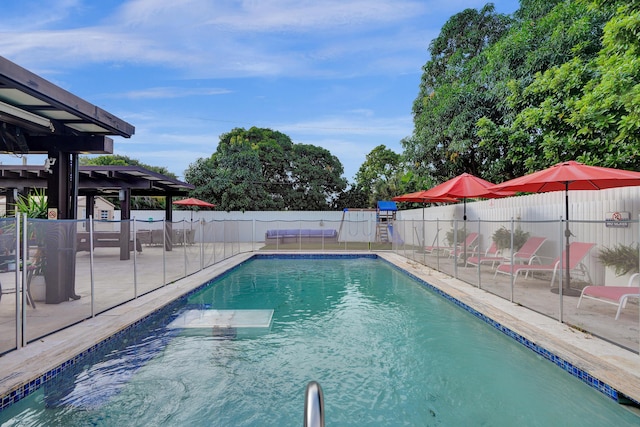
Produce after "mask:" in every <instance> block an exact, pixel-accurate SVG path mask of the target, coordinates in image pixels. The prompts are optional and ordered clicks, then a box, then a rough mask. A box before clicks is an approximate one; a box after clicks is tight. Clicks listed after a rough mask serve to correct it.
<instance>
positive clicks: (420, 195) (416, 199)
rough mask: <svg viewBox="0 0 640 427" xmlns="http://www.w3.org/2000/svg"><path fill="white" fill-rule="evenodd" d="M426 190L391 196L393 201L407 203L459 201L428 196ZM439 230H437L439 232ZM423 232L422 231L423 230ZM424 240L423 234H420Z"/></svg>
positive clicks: (453, 198) (452, 198)
mask: <svg viewBox="0 0 640 427" xmlns="http://www.w3.org/2000/svg"><path fill="white" fill-rule="evenodd" d="M426 193H427V190H422V191H416V192H414V193H408V194H403V195H402V196H396V197H392V198H391V200H393V201H394V202H408V203H440V202H442V203H455V202H457V201H459V200H458V199H456V198H455V197H429V196H428V195H427V194H426ZM422 222H424V208H423V209H422ZM439 231H440V230H438V232H439ZM423 234H424V231H423ZM422 240H424V235H423V236H422Z"/></svg>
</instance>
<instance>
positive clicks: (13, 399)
mask: <svg viewBox="0 0 640 427" xmlns="http://www.w3.org/2000/svg"><path fill="white" fill-rule="evenodd" d="M260 258H262V259H264V258H306V259H322V258H354V259H355V258H377V259H380V260H382V261H385V262H387V263H388V264H389V265H391V266H392V267H393V268H396V269H398V270H399V271H401V272H403V273H404V274H407V275H408V276H410V277H411V278H413V279H414V280H416V281H417V282H418V283H420V284H421V285H423V286H425V287H427V288H428V289H430V290H432V291H433V292H435V293H437V294H438V295H440V296H442V297H443V298H445V299H447V300H449V301H450V302H452V303H453V304H455V305H457V306H458V307H460V308H462V309H464V310H465V311H467V312H469V313H471V314H472V315H473V316H475V317H476V318H478V319H480V320H482V321H483V322H485V323H487V324H489V325H491V326H493V327H494V328H496V329H497V330H499V331H500V332H502V333H504V334H505V335H507V336H508V337H510V338H512V339H514V340H515V341H516V342H518V343H520V344H522V345H524V346H525V347H527V348H529V349H530V350H533V351H534V352H536V353H537V354H539V355H540V356H542V357H544V358H545V359H547V360H549V361H551V362H553V363H554V364H556V365H557V366H558V367H560V368H561V369H563V370H564V371H565V372H567V373H569V374H570V375H572V376H574V377H576V378H578V379H579V380H581V381H582V382H583V383H585V384H587V385H588V386H590V387H592V388H594V389H596V390H598V391H599V392H601V393H603V394H605V395H606V396H608V397H609V398H611V399H613V400H614V401H616V402H620V400H621V398H623V399H628V400H630V401H631V402H633V403H634V404H635V405H637V406H640V402H638V401H636V400H635V399H633V398H630V397H629V396H626V395H624V394H623V393H621V392H619V391H618V390H616V389H615V388H614V387H611V386H610V385H608V384H606V383H605V382H603V381H600V380H599V379H598V378H596V377H594V376H592V375H591V374H589V373H588V372H586V371H584V370H582V369H580V368H578V367H576V366H574V365H573V364H571V363H570V362H568V361H567V360H564V359H563V358H561V357H559V356H558V355H556V354H554V353H553V352H551V351H549V350H547V349H546V348H544V347H542V346H539V345H538V344H536V343H535V342H533V341H531V340H529V339H527V338H525V337H524V336H522V335H520V334H518V333H516V332H514V331H513V330H511V329H510V328H508V327H506V326H504V325H502V324H500V323H499V322H497V321H495V320H493V319H491V318H490V317H489V316H487V315H485V314H483V313H481V312H480V311H478V310H476V309H474V308H473V307H471V306H469V305H467V304H465V303H464V302H462V301H460V300H459V299H457V298H455V297H453V296H451V295H449V294H447V293H446V292H444V291H443V290H441V289H439V288H438V287H436V286H433V285H432V284H430V283H429V282H427V281H425V280H424V279H422V278H420V277H418V276H416V275H415V274H413V273H411V272H410V271H408V270H406V269H404V268H402V267H400V266H398V265H396V264H394V263H393V262H391V261H389V260H388V259H385V258H384V257H380V256H378V255H377V254H375V253H356V254H353V253H350V254H341V253H338V254H324V253H308V254H279V253H256V254H253V255H252V256H250V257H249V258H247V259H245V260H243V261H240V262H238V263H237V264H235V265H233V266H231V267H229V268H228V269H226V270H224V271H222V272H220V273H218V274H215V275H214V276H212V277H210V278H209V279H207V280H206V281H205V282H204V283H202V284H200V285H198V286H196V287H194V288H193V289H191V290H189V291H187V292H185V293H184V294H182V295H180V296H179V297H177V298H175V299H173V300H172V301H168V302H167V303H166V304H164V305H162V306H160V307H159V308H158V309H157V310H156V311H154V312H153V313H150V314H148V315H146V316H144V317H142V318H140V319H138V320H137V321H134V322H132V323H131V324H129V325H127V326H126V327H124V328H122V329H121V330H119V331H117V332H116V333H114V334H112V335H110V336H109V337H107V338H105V339H104V340H102V341H100V342H99V343H97V344H95V345H93V346H91V347H90V348H88V349H87V350H85V351H83V352H81V353H79V354H77V355H76V356H74V357H72V358H71V359H69V360H67V361H65V362H63V363H61V364H60V365H58V366H56V367H55V368H53V369H51V370H49V371H47V372H45V373H44V374H42V375H40V376H38V377H37V378H35V379H33V380H31V381H29V382H28V383H25V384H22V385H19V386H17V387H15V388H14V389H12V390H11V391H10V392H9V393H7V394H6V395H4V396H1V397H0V412H1V411H3V410H5V409H6V408H8V407H9V406H11V405H13V404H15V403H17V402H18V401H20V400H22V399H24V398H25V397H27V396H29V395H30V394H32V393H33V392H35V391H36V390H38V389H40V387H42V386H43V385H44V384H45V383H46V382H47V381H50V380H51V379H53V378H55V377H56V376H57V375H59V374H61V373H62V372H64V371H65V370H66V369H68V368H69V367H71V366H74V365H75V364H76V363H78V362H80V361H82V360H83V359H84V358H86V357H88V356H90V355H91V354H93V353H95V352H97V351H99V350H100V349H102V348H103V347H104V346H106V345H108V344H109V343H110V342H112V341H113V340H114V339H117V338H119V337H121V336H122V334H126V333H128V332H130V331H131V330H132V329H133V328H135V327H137V326H139V325H140V324H142V323H144V322H147V321H149V320H150V319H153V318H154V317H155V316H158V315H159V313H160V311H161V310H167V309H170V308H171V306H173V305H176V304H179V303H181V302H182V301H183V300H184V299H186V298H188V297H189V296H190V295H192V294H193V293H195V292H198V291H199V290H200V289H202V288H203V287H204V286H207V285H208V284H209V283H210V282H212V281H215V280H217V279H219V278H221V277H224V276H225V275H227V274H229V273H231V272H232V271H234V270H235V269H237V268H239V267H240V266H241V265H243V264H244V263H246V262H248V261H250V260H252V259H260ZM5 378H6V377H5Z"/></svg>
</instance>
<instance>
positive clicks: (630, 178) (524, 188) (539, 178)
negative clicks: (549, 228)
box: [490, 161, 640, 296]
mask: <svg viewBox="0 0 640 427" xmlns="http://www.w3.org/2000/svg"><path fill="white" fill-rule="evenodd" d="M636 185H640V172H634V171H628V170H623V169H613V168H603V167H599V166H587V165H584V164H582V163H579V162H576V161H569V162H562V163H558V164H556V165H553V166H551V167H550V168H547V169H543V170H541V171H538V172H534V173H532V174H529V175H525V176H521V177H519V178H515V179H512V180H510V181H505V182H503V183H501V184H497V185H494V186H492V187H491V188H490V190H491V191H520V192H526V193H544V192H548V191H561V190H564V192H565V221H566V230H565V238H566V249H565V253H566V265H567V266H568V265H569V259H570V258H569V237H570V236H571V232H570V231H569V190H600V189H604V188H615V187H630V186H636ZM570 279H571V272H570V271H569V269H566V280H565V283H564V285H563V287H562V292H563V294H565V295H573V296H578V295H580V292H579V291H575V290H572V289H571V288H570V286H569V283H570Z"/></svg>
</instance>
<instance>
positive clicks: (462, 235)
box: [445, 228, 467, 246]
mask: <svg viewBox="0 0 640 427" xmlns="http://www.w3.org/2000/svg"><path fill="white" fill-rule="evenodd" d="M466 237H467V232H466V230H465V229H464V228H460V229H458V235H457V236H455V230H453V229H451V230H449V231H447V233H446V236H445V239H447V242H448V243H449V245H450V246H453V245H454V243H455V240H456V239H457V242H458V243H461V242H462V241H464V239H466Z"/></svg>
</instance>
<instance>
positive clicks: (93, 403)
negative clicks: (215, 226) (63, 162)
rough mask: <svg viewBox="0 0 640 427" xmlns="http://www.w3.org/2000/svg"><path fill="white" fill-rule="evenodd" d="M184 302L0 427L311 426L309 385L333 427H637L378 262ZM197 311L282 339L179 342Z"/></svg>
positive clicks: (250, 283)
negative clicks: (261, 320)
mask: <svg viewBox="0 0 640 427" xmlns="http://www.w3.org/2000/svg"><path fill="white" fill-rule="evenodd" d="M184 302H185V304H183V305H181V306H180V307H178V306H177V305H172V307H170V310H168V311H166V312H163V313H159V314H157V315H154V316H153V317H152V318H150V319H147V320H146V321H145V322H144V325H143V326H144V327H143V328H135V329H133V330H131V331H130V333H129V334H126V335H123V336H121V337H118V339H117V340H113V342H110V343H109V346H104V347H103V348H101V349H100V351H99V352H96V353H95V354H94V356H93V357H94V358H95V360H89V359H88V358H87V360H85V361H84V362H82V363H80V364H77V365H76V366H74V367H73V368H72V369H69V370H68V371H67V372H65V373H64V374H63V375H60V376H59V377H56V379H55V380H54V381H51V382H50V383H48V384H47V385H46V386H45V387H42V388H40V389H39V390H38V391H36V392H35V393H33V394H32V395H30V396H29V397H28V398H26V399H23V400H21V401H20V402H18V403H17V404H14V405H13V406H11V407H9V408H8V409H6V410H5V411H3V412H2V413H0V421H2V425H52V424H58V425H105V426H107V425H125V424H126V425H185V424H190V425H202V424H204V425H233V426H241V425H278V426H282V425H301V424H302V410H303V400H304V388H305V386H306V384H307V382H308V381H310V380H317V381H319V382H320V384H321V385H322V387H323V389H324V395H325V404H326V419H327V424H328V425H340V426H342V425H347V426H348V425H382V426H384V425H394V426H395V425H483V424H484V425H514V424H518V425H553V424H564V425H574V424H578V423H580V425H583V426H586V425H604V424H609V425H620V426H623V425H637V423H638V418H637V417H635V416H634V415H633V414H631V413H629V412H627V411H625V410H624V409H623V408H621V407H620V405H618V404H617V403H615V402H614V401H612V400H611V399H608V398H606V397H605V396H604V395H602V394H601V393H599V392H597V391H596V390H594V389H592V388H589V387H587V386H585V385H584V384H582V383H581V382H580V381H579V380H577V379H576V378H573V377H571V376H569V375H566V374H565V373H564V372H562V371H561V370H560V369H559V368H558V367H556V366H555V365H553V364H551V363H549V362H548V361H546V360H544V359H543V358H542V357H540V356H538V355H536V354H535V353H533V352H531V351H529V350H528V349H527V348H525V347H524V346H521V345H518V344H516V343H514V342H513V340H511V339H509V338H508V337H506V336H505V335H504V334H502V333H501V332H499V331H498V330H496V329H495V328H493V327H491V326H490V325H488V324H486V323H483V322H479V321H478V320H477V319H476V318H475V317H474V316H473V315H472V314H470V313H468V312H466V311H463V310H459V309H457V308H455V307H453V305H452V304H451V302H450V301H448V300H446V299H444V298H442V297H441V296H440V295H437V294H436V293H434V292H431V291H430V290H428V289H426V288H425V287H424V286H422V285H421V284H420V283H419V282H417V281H416V280H414V279H412V278H411V277H409V276H408V275H406V274H404V273H403V272H401V271H399V270H398V269H396V268H395V267H393V266H391V265H390V264H388V263H386V262H384V261H381V260H377V259H375V258H374V257H360V258H345V257H340V258H337V259H326V258H322V257H294V258H291V257H286V258H285V259H282V258H281V257H273V258H259V259H254V260H251V261H249V262H247V263H245V264H242V265H240V266H239V267H238V268H236V269H233V270H232V271H230V272H229V273H227V274H225V275H223V276H222V277H220V278H218V279H216V280H215V281H214V282H213V283H212V284H211V285H210V286H208V287H206V288H203V289H201V290H199V291H198V292H195V293H192V294H191V295H189V296H188V297H187V298H185V301H184ZM190 309H218V310H234V309H235V310H255V309H261V310H264V309H269V310H270V309H272V310H274V311H273V319H272V321H271V324H270V327H269V328H257V329H249V330H246V331H245V330H241V329H237V330H236V331H235V333H229V334H226V335H213V334H212V333H211V331H208V332H206V333H203V332H198V331H190V332H189V333H185V331H178V330H174V329H170V328H167V327H166V325H168V324H169V323H170V322H171V321H172V320H174V319H175V318H176V317H177V316H178V315H180V313H183V312H184V311H185V310H190ZM141 326H142V325H141ZM140 332H143V333H140ZM136 423H137V424H136Z"/></svg>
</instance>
